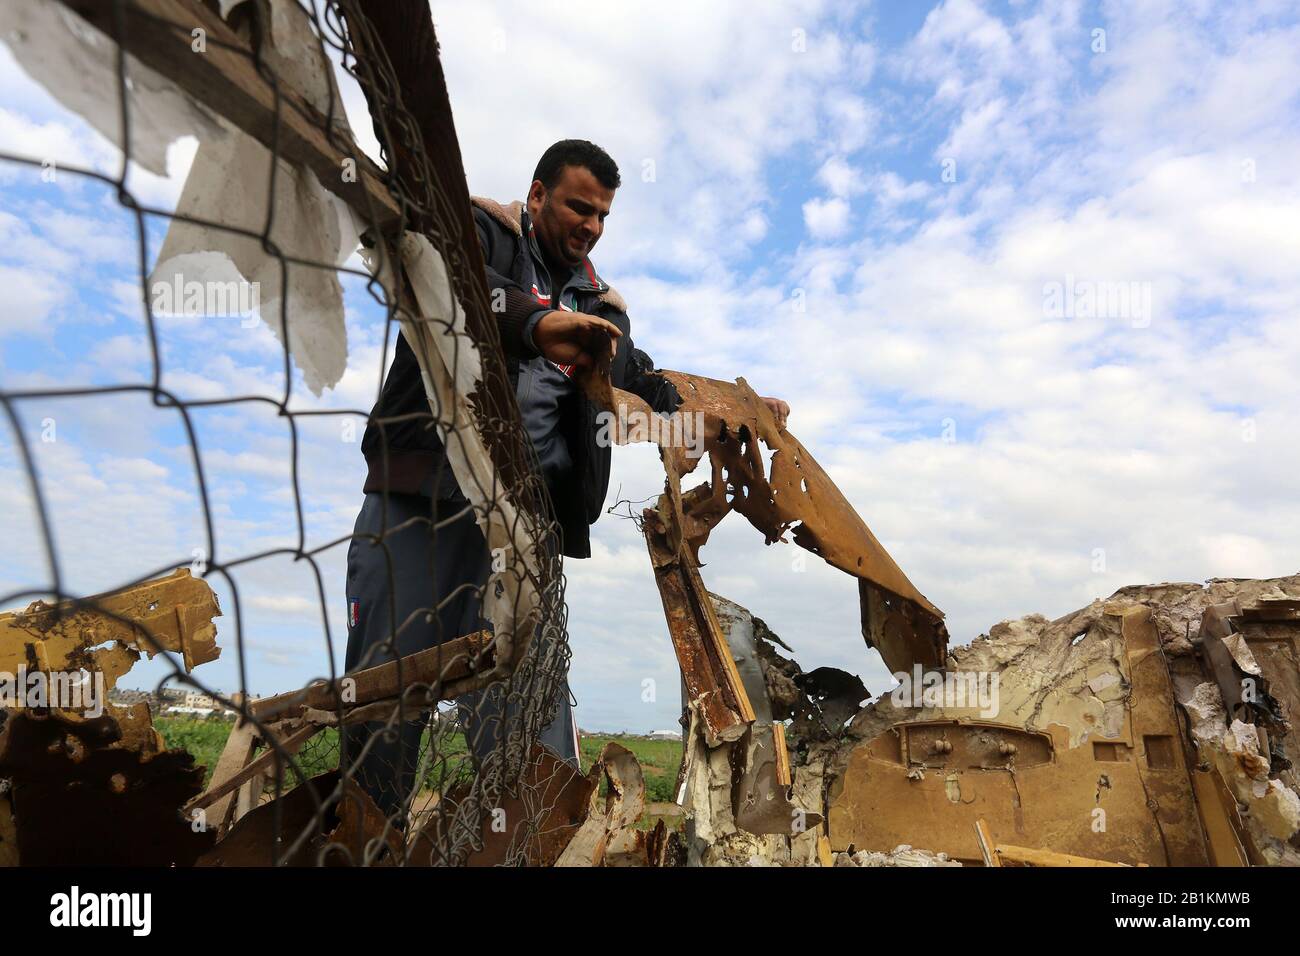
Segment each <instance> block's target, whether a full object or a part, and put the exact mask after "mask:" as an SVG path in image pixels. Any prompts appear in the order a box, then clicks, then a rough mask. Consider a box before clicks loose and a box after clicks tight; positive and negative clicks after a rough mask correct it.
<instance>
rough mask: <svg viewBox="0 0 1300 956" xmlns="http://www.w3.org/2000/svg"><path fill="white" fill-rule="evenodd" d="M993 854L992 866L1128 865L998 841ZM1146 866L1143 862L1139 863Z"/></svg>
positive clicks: (1126, 865)
mask: <svg viewBox="0 0 1300 956" xmlns="http://www.w3.org/2000/svg"><path fill="white" fill-rule="evenodd" d="M993 855H994V857H995V858H996V859H997V861H998V862H996V863H994V864H993V865H994V866H1005V865H1006V864H1007V863H1013V864H1016V865H1019V866H1084V867H1090V866H1118V867H1126V868H1127V867H1128V864H1127V863H1112V862H1111V861H1110V860H1094V859H1092V858H1090V857H1086V856H1074V855H1073V854H1071V853H1057V852H1056V851H1054V850H1038V849H1035V848H1033V847H1027V846H1012V845H1011V844H1009V843H999V844H998V845H997V846H996V847H994V848H993ZM1140 865H1141V866H1146V864H1145V863H1142V864H1140Z"/></svg>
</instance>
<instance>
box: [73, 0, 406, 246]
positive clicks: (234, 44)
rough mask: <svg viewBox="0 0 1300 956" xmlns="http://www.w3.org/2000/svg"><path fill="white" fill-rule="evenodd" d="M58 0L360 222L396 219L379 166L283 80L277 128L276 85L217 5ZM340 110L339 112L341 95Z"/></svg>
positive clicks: (193, 0) (191, 0)
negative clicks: (312, 179)
mask: <svg viewBox="0 0 1300 956" xmlns="http://www.w3.org/2000/svg"><path fill="white" fill-rule="evenodd" d="M60 2H61V3H63V5H64V6H66V7H67V8H68V9H69V10H71V11H72V12H73V13H75V14H77V15H78V16H79V17H81V18H82V19H83V20H85V21H86V22H87V23H89V24H90V25H91V26H93V27H95V28H96V29H97V30H99V31H100V32H101V33H103V34H105V35H106V36H108V37H110V38H112V39H113V40H114V41H116V42H117V43H118V44H119V45H120V46H121V47H122V48H123V49H124V50H126V51H127V52H128V53H130V54H131V56H133V57H135V59H137V60H139V61H140V62H141V63H143V64H144V65H145V66H147V67H149V68H150V69H152V70H155V71H156V72H158V73H159V74H161V75H162V76H164V77H166V78H167V79H168V80H170V81H171V82H172V83H174V84H176V86H178V87H179V88H180V89H182V90H184V91H185V92H186V93H188V94H189V95H190V96H192V97H193V98H194V99H195V100H197V101H198V102H199V103H202V104H203V105H204V106H206V107H208V109H210V110H212V112H214V113H218V114H220V115H221V116H223V117H224V118H225V119H227V120H229V121H230V122H231V123H233V124H234V125H235V126H236V127H238V128H239V129H241V130H243V131H244V132H245V133H247V134H248V135H249V136H252V137H253V138H254V139H256V140H257V141H258V142H260V143H261V144H262V145H263V146H265V147H266V148H267V149H274V150H275V151H276V152H277V153H278V155H279V156H280V157H281V158H283V159H285V160H288V161H289V162H292V163H298V164H300V165H302V166H305V167H307V168H308V169H310V170H311V171H312V172H313V173H315V174H316V178H317V179H319V180H320V183H321V185H322V186H324V187H325V188H326V189H328V190H329V191H330V192H332V193H334V194H335V195H336V196H338V197H339V198H340V199H342V200H343V201H344V202H346V203H348V204H349V205H350V206H351V207H352V208H353V209H354V210H356V212H357V215H358V216H359V217H360V218H361V219H362V220H363V221H364V222H367V223H372V222H375V223H377V224H378V225H380V226H381V227H385V226H391V225H394V224H396V223H397V222H399V221H400V220H401V218H402V210H401V207H400V206H399V205H398V203H397V201H396V200H395V199H394V198H393V195H392V193H391V191H390V190H389V188H388V186H387V185H386V184H385V183H384V181H383V176H384V173H383V171H382V170H380V169H379V167H377V166H376V165H375V164H374V163H373V162H371V161H370V160H369V159H368V158H367V157H366V156H365V154H364V153H362V151H361V149H360V148H359V147H358V146H357V145H356V143H354V142H352V141H351V140H350V139H349V138H348V136H347V135H346V134H345V133H343V132H342V131H340V130H337V129H335V130H333V131H332V134H331V135H327V133H326V117H324V116H322V115H321V114H320V113H319V111H317V110H316V109H314V108H313V107H312V106H311V105H309V104H308V103H307V102H306V101H305V100H304V99H303V98H302V97H301V96H300V95H299V94H298V93H297V92H296V91H294V90H292V89H290V88H289V87H288V86H287V84H285V83H281V84H280V87H279V106H280V108H279V111H278V113H279V124H278V128H277V123H276V119H277V110H276V89H275V88H274V87H272V85H271V84H270V83H269V82H268V81H267V80H266V79H264V78H263V77H262V75H261V74H260V73H258V71H257V67H256V65H255V61H254V53H253V50H252V49H251V48H250V47H249V45H248V44H247V43H246V42H245V41H244V40H243V39H241V38H240V36H239V35H238V34H237V33H236V32H235V31H234V30H232V29H231V28H230V26H229V24H227V23H226V22H225V21H224V20H222V19H221V17H220V15H219V14H217V12H216V11H215V10H212V9H211V8H209V7H208V6H206V5H205V4H203V3H200V2H197V0H129V2H112V3H105V2H104V0H60ZM118 11H120V15H121V35H120V36H119V25H118ZM195 29H202V30H203V31H205V33H206V35H207V47H206V50H205V51H204V52H202V53H196V52H194V50H193V48H192V47H191V44H192V43H193V40H194V37H193V34H192V31H193V30H195ZM338 111H339V113H340V115H342V111H343V103H342V101H341V100H340V102H339V103H338ZM348 159H350V160H354V161H355V162H356V171H357V175H356V178H355V181H354V182H348V181H346V180H345V179H344V177H343V162H344V160H348ZM349 178H351V177H349Z"/></svg>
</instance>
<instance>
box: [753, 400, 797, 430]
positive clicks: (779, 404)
mask: <svg viewBox="0 0 1300 956" xmlns="http://www.w3.org/2000/svg"><path fill="white" fill-rule="evenodd" d="M760 398H763V404H764V405H766V406H767V407H768V408H770V409H771V410H772V417H773V418H775V419H776V427H777V428H781V429H784V428H785V420H786V419H787V418H789V417H790V406H789V405H787V404H786V403H785V402H783V401H781V399H779V398H766V397H763V396H760Z"/></svg>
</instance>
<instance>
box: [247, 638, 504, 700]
mask: <svg viewBox="0 0 1300 956" xmlns="http://www.w3.org/2000/svg"><path fill="white" fill-rule="evenodd" d="M492 641H493V636H492V632H491V631H486V630H484V631H475V632H474V633H473V634H466V635H465V636H464V637H458V638H455V639H454V640H450V641H447V642H446V643H445V644H440V645H438V646H437V647H430V648H428V649H426V650H423V651H417V652H415V653H414V654H408V655H407V656H406V657H403V658H401V659H400V661H388V662H387V663H384V664H377V665H375V666H374V667H368V668H366V669H365V670H363V671H356V672H355V673H352V674H345V675H344V676H342V677H339V678H337V679H335V680H334V681H321V682H319V683H315V684H310V685H308V686H307V687H305V688H304V689H302V690H291V691H288V692H286V693H283V694H276V695H275V696H274V697H266V698H263V699H262V700H258V701H254V702H253V703H252V705H251V706H250V708H249V710H250V712H251V713H252V714H253V716H255V717H256V718H257V719H258V720H262V721H266V720H271V719H277V720H279V719H283V718H285V717H290V716H298V715H300V714H301V713H302V711H303V710H304V709H306V708H311V709H313V710H330V711H333V710H338V709H339V708H340V707H342V708H343V709H345V710H350V709H352V708H355V707H360V706H362V705H364V704H370V703H373V702H375V701H379V700H384V699H386V698H390V697H397V696H399V695H400V694H401V693H402V692H403V691H404V690H405V689H406V688H408V687H411V686H413V685H415V684H429V685H430V686H433V687H437V686H438V685H439V684H441V685H443V687H444V690H445V689H447V686H448V685H450V684H451V683H452V682H453V681H454V682H456V683H457V685H458V686H456V688H455V692H456V694H461V693H464V690H465V689H467V688H463V687H462V686H459V685H460V681H461V679H462V678H466V677H470V676H472V675H473V674H474V673H475V672H476V671H479V670H483V671H487V670H491V662H490V661H489V660H487V658H488V657H490V655H491V654H492V650H491V644H492ZM399 667H400V668H401V674H400V679H399V674H398V668H399ZM344 681H351V682H352V683H351V684H345V683H344ZM345 697H346V698H347V699H344V698H345ZM442 699H443V700H446V699H448V698H447V696H445V695H444V696H443V698H442Z"/></svg>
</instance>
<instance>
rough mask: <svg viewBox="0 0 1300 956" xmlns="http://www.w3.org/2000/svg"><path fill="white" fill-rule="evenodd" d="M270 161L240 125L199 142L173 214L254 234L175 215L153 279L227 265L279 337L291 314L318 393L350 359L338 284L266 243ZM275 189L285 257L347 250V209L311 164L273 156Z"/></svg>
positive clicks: (329, 256) (292, 342)
mask: <svg viewBox="0 0 1300 956" xmlns="http://www.w3.org/2000/svg"><path fill="white" fill-rule="evenodd" d="M270 166H271V154H270V151H269V150H267V149H266V148H265V147H264V146H262V144H261V143H259V142H257V141H256V140H255V139H253V138H252V137H251V136H247V135H245V134H244V133H241V132H239V131H237V130H231V131H230V133H229V135H227V136H226V137H224V138H222V139H219V140H211V141H205V142H201V143H200V145H199V149H198V152H197V154H196V155H195V157H194V164H193V166H191V167H190V174H189V177H188V178H187V179H186V180H185V187H184V189H183V190H182V192H181V198H180V201H179V202H178V203H177V206H176V212H177V214H178V215H180V216H187V217H190V218H193V219H198V220H202V221H205V222H214V223H219V224H220V225H221V226H225V227H229V228H232V229H239V230H243V231H245V232H250V233H252V234H253V235H251V236H249V235H240V234H237V233H232V232H229V231H227V230H226V229H222V228H218V227H216V226H206V225H199V224H197V223H194V222H186V221H183V220H182V219H173V220H172V221H171V226H170V227H169V228H168V230H167V237H166V239H164V241H163V246H162V251H161V253H160V254H159V257H158V264H157V265H156V266H155V267H154V270H153V273H152V275H151V276H150V285H151V287H153V286H155V285H158V284H163V285H172V286H174V287H178V288H185V287H187V286H189V285H190V284H191V283H196V282H197V283H201V284H204V285H207V284H209V283H211V284H213V285H219V284H224V283H227V282H228V281H229V280H230V279H231V276H232V271H233V274H234V275H237V276H238V277H239V278H240V279H241V280H242V281H243V282H247V283H250V292H249V293H247V294H246V295H245V296H244V297H243V301H244V304H247V302H249V301H253V302H255V303H256V306H257V311H258V313H259V314H260V316H261V318H262V320H263V321H264V322H265V323H266V324H267V326H268V327H269V328H270V329H271V331H272V332H273V333H275V337H276V338H277V339H279V340H280V342H281V343H283V342H284V341H285V338H284V325H285V324H286V323H287V325H288V331H289V340H288V341H289V351H290V353H291V354H292V356H293V359H294V362H295V364H296V365H297V366H298V368H299V369H300V370H301V371H302V373H303V379H304V381H305V382H306V384H307V387H308V388H309V389H311V391H312V393H313V394H316V395H319V394H320V393H321V390H322V389H324V388H331V387H333V386H334V385H336V384H338V381H339V379H341V378H342V377H343V372H344V371H345V369H346V368H347V355H348V353H347V330H346V328H345V325H344V315H343V288H342V286H341V285H340V284H339V280H338V276H337V274H336V273H335V272H334V271H333V270H332V269H322V268H317V267H312V266H307V265H300V264H297V263H292V262H282V261H281V260H280V259H279V258H278V257H277V256H275V255H273V254H271V253H269V252H267V251H266V249H264V248H263V244H262V240H261V238H260V234H261V233H262V232H263V231H264V229H265V227H266V224H267V215H268V203H267V198H268V192H269V191H270V189H271V188H272V182H271V173H270ZM274 190H275V202H274V203H273V204H272V205H271V207H270V216H271V220H272V225H271V232H270V243H271V244H272V245H273V246H274V248H276V249H278V250H279V252H280V253H282V254H283V255H285V256H289V257H292V258H297V259H304V260H307V261H309V262H318V263H329V264H333V265H342V264H343V262H345V261H346V260H347V259H348V257H349V256H351V254H352V252H353V250H354V249H355V248H356V246H357V228H356V225H355V224H354V222H353V219H352V213H351V211H350V209H349V207H348V206H347V205H346V204H345V203H344V202H343V201H342V200H340V199H338V198H337V197H335V196H334V195H333V194H332V193H330V192H328V191H327V190H326V189H325V187H324V186H322V185H321V184H320V181H319V180H318V179H317V178H316V176H315V174H314V173H312V172H311V170H309V169H306V168H303V167H295V166H292V165H290V164H289V163H287V162H285V161H284V160H276V169H275V182H274ZM286 276H287V283H286V281H285V279H286ZM251 290H256V291H255V293H254V292H252V291H251Z"/></svg>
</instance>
